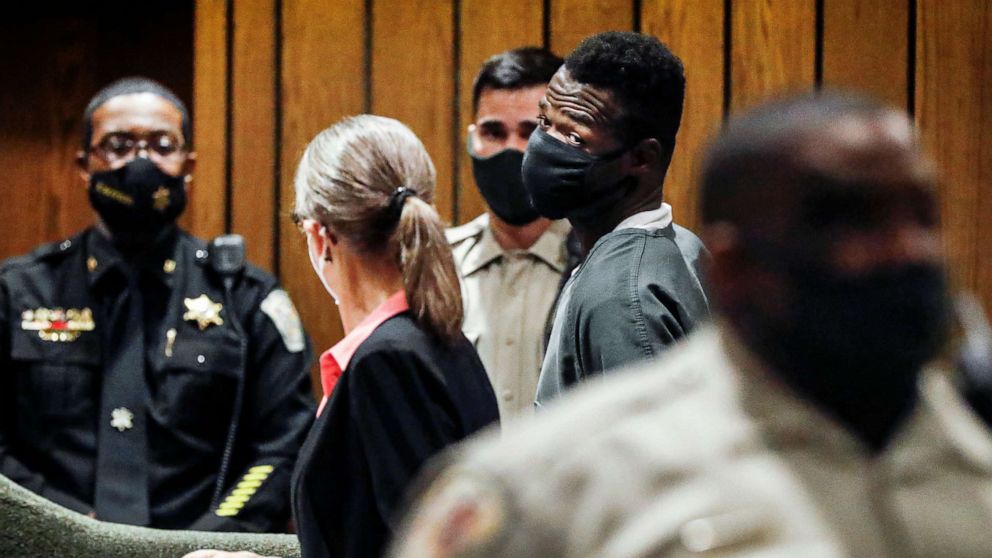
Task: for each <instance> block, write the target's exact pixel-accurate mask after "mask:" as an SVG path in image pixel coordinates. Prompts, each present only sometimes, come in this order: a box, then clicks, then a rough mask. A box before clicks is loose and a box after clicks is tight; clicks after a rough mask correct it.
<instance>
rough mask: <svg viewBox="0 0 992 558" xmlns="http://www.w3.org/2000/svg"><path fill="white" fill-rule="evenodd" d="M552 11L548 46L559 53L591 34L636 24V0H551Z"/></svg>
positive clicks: (563, 53)
mask: <svg viewBox="0 0 992 558" xmlns="http://www.w3.org/2000/svg"><path fill="white" fill-rule="evenodd" d="M550 11H551V13H550V14H549V17H550V18H551V20H550V32H551V33H550V37H549V39H550V41H549V43H548V47H549V48H551V50H553V51H555V52H556V53H558V54H559V55H560V56H565V55H566V54H568V53H569V52H571V51H572V49H574V48H575V47H576V46H578V44H579V43H580V42H581V41H582V39H584V38H586V37H588V36H589V35H593V34H596V33H599V32H601V31H630V30H631V29H633V28H634V2H633V0H551V9H550Z"/></svg>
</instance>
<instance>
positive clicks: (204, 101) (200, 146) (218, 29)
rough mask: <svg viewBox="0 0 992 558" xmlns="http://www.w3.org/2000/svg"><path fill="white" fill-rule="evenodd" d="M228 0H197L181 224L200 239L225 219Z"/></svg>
mask: <svg viewBox="0 0 992 558" xmlns="http://www.w3.org/2000/svg"><path fill="white" fill-rule="evenodd" d="M227 18H228V1H227V0H198V1H197V2H196V13H195V16H194V25H195V27H194V37H193V40H194V41H195V42H196V49H195V53H194V59H193V111H194V112H195V114H196V121H195V122H194V127H193V138H194V142H193V146H194V147H195V149H196V152H197V155H198V157H197V161H196V171H195V172H194V173H193V182H192V184H191V185H190V186H191V188H192V191H191V194H190V204H189V207H188V208H187V210H186V215H185V216H184V217H183V224H184V225H186V226H187V227H188V228H189V229H190V231H191V232H192V233H193V234H195V235H197V236H199V237H201V238H212V237H214V236H217V235H219V234H223V233H224V232H225V228H226V221H227V217H226V215H227V141H228V137H227V114H228V112H227V87H228V83H227V42H228V37H227V30H228V21H227Z"/></svg>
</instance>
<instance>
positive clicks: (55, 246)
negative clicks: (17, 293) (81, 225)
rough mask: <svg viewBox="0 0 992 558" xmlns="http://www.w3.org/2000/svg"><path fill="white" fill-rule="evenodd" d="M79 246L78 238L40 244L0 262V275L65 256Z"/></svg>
mask: <svg viewBox="0 0 992 558" xmlns="http://www.w3.org/2000/svg"><path fill="white" fill-rule="evenodd" d="M80 244H81V242H80V241H79V237H78V236H76V237H73V238H67V239H64V240H57V241H55V242H49V243H46V244H42V245H41V246H38V247H37V248H35V249H34V250H32V251H30V252H28V253H27V254H24V255H21V256H14V257H12V258H7V259H6V260H3V261H2V262H0V273H4V272H7V271H10V270H11V269H15V268H18V267H24V266H27V265H31V264H33V263H35V262H39V261H45V260H49V259H52V258H58V257H64V256H67V255H69V254H72V253H74V252H75V251H76V248H77V246H79V245H80Z"/></svg>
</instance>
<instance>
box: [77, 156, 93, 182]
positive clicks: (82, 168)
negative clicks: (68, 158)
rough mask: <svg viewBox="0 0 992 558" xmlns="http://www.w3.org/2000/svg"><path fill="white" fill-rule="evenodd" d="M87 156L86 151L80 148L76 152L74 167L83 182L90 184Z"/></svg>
mask: <svg viewBox="0 0 992 558" xmlns="http://www.w3.org/2000/svg"><path fill="white" fill-rule="evenodd" d="M88 160H89V157H88V156H87V155H86V152H85V151H83V150H82V149H80V150H79V151H77V152H76V169H77V170H78V171H79V177H80V178H82V179H83V183H84V184H86V185H87V186H89V184H90V167H89V163H88Z"/></svg>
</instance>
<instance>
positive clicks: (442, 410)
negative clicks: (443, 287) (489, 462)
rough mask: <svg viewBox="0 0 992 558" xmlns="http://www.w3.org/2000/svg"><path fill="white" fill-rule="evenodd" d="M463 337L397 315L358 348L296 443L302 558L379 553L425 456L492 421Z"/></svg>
mask: <svg viewBox="0 0 992 558" xmlns="http://www.w3.org/2000/svg"><path fill="white" fill-rule="evenodd" d="M498 418H499V415H498V411H497V407H496V397H495V395H494V394H493V390H492V387H491V386H490V384H489V379H488V377H487V376H486V371H485V369H484V368H483V366H482V362H481V361H480V360H479V356H478V355H477V354H476V352H475V349H473V348H472V346H471V344H470V343H469V342H468V340H466V339H465V338H464V337H461V338H460V339H459V340H458V342H457V343H455V344H454V345H446V344H444V343H442V342H441V341H439V340H438V339H436V338H434V337H432V336H431V335H429V334H428V333H427V332H426V331H425V330H424V329H423V328H421V327H420V326H419V325H418V324H417V323H416V322H415V321H414V320H413V319H412V318H411V317H410V315H409V313H407V312H404V313H402V314H399V315H397V316H395V317H393V318H390V319H389V320H387V321H385V322H384V323H383V324H382V325H380V326H379V327H378V328H377V329H376V330H375V331H374V332H372V334H371V335H370V336H369V337H368V339H366V340H365V341H364V342H363V343H362V345H361V346H360V347H359V348H358V350H357V351H356V352H355V354H354V355H353V356H352V357H351V360H350V361H349V362H348V365H347V367H346V369H345V371H344V373H343V374H342V376H341V378H340V380H339V381H338V382H337V385H336V387H335V388H334V392H333V393H332V394H331V397H330V399H329V400H328V402H327V404H326V406H325V408H324V409H323V412H322V413H321V415H320V416H319V417H318V418H317V421H316V423H315V424H314V426H313V428H312V429H311V431H310V434H309V436H308V437H307V440H306V442H305V443H304V445H303V448H302V449H301V450H300V455H299V460H298V462H297V467H296V472H295V474H294V478H293V510H294V513H295V517H296V525H297V529H298V530H299V537H300V545H301V548H302V552H303V558H317V557H327V558H332V557H333V558H346V557H375V556H379V555H381V554H382V553H383V552H384V550H385V548H386V543H387V542H388V539H389V536H390V535H391V533H392V531H393V527H394V525H395V522H396V521H397V520H399V517H397V512H398V511H399V509H398V508H399V506H400V504H401V503H402V502H403V498H404V494H405V492H406V489H407V488H408V485H409V484H410V482H411V481H412V480H413V479H414V478H415V476H416V475H417V473H418V471H419V470H420V469H421V466H422V465H423V464H424V462H425V461H427V459H428V458H430V457H431V456H433V455H434V454H436V453H437V452H439V451H440V450H442V449H444V448H445V447H446V446H448V445H450V444H452V443H455V442H457V441H459V440H462V439H463V438H465V437H467V436H469V435H471V434H472V433H474V432H476V431H478V430H479V429H481V428H483V427H485V426H487V425H489V424H491V423H494V422H496V421H498Z"/></svg>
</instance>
